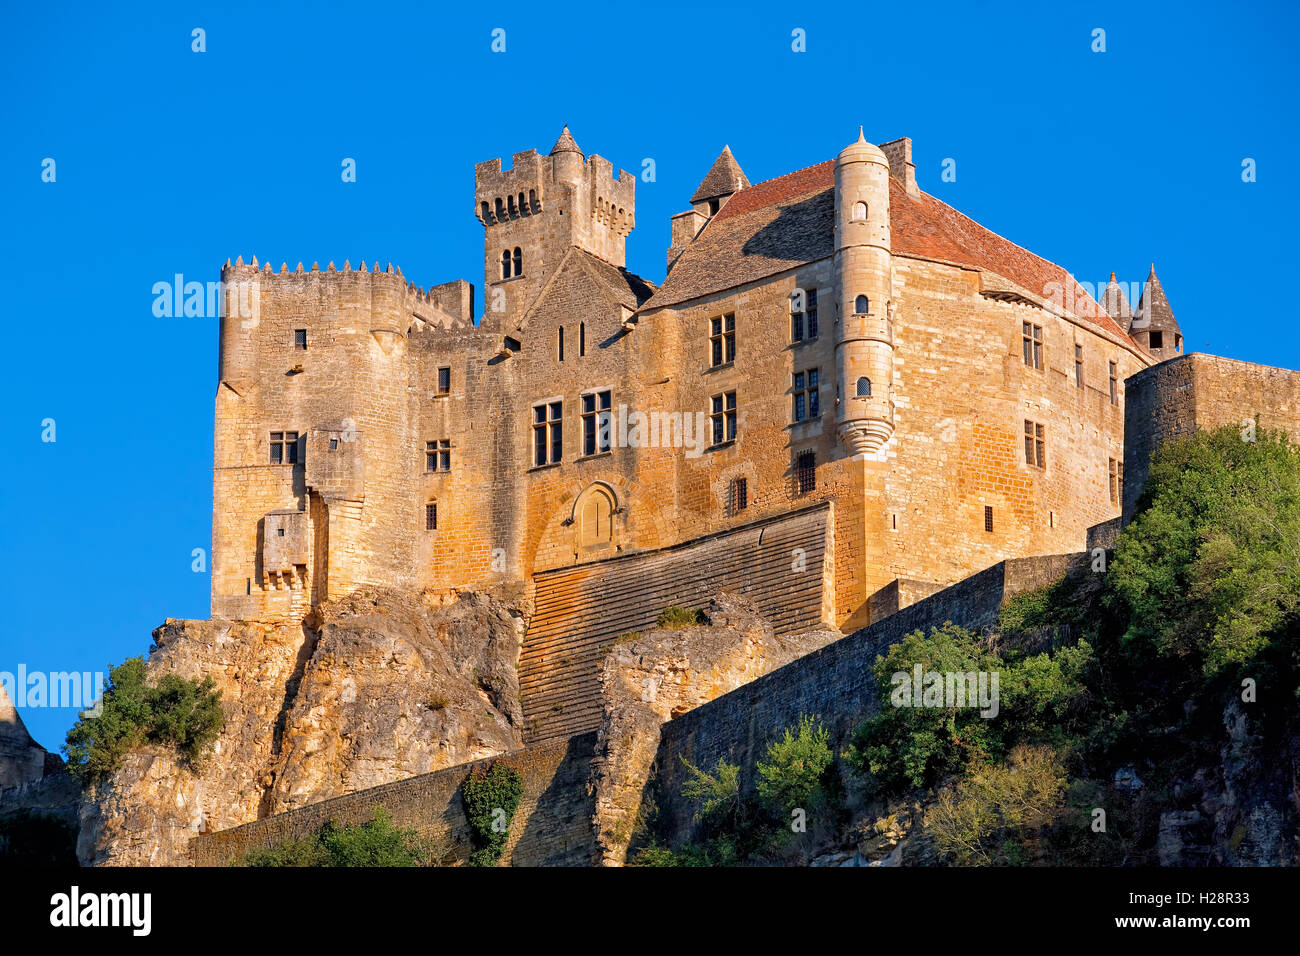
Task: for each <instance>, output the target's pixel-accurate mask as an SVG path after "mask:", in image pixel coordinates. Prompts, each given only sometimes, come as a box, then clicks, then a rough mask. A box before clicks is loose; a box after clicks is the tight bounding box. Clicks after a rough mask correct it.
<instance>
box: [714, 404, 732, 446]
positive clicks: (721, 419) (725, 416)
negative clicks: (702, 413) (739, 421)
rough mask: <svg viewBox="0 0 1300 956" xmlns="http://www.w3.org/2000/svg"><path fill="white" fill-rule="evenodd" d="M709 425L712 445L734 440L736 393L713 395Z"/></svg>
mask: <svg viewBox="0 0 1300 956" xmlns="http://www.w3.org/2000/svg"><path fill="white" fill-rule="evenodd" d="M709 425H710V427H711V430H712V433H713V444H715V445H721V444H723V443H724V442H729V441H735V440H736V393H735V392H724V393H722V394H721V395H714V396H713V399H712V410H711V413H710V415H709Z"/></svg>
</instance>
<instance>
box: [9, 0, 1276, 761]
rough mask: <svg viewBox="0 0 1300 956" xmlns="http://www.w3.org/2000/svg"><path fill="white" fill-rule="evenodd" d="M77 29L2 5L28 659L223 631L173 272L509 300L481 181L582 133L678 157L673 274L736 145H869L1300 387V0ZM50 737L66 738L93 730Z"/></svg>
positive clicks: (202, 426)
mask: <svg viewBox="0 0 1300 956" xmlns="http://www.w3.org/2000/svg"><path fill="white" fill-rule="evenodd" d="M52 6H53V5H49V4H34V3H29V4H18V3H15V2H9V3H7V4H6V6H5V9H4V11H3V13H0V82H2V83H3V94H4V95H3V96H2V97H0V123H2V125H0V128H2V129H3V138H2V139H0V215H2V216H3V224H4V228H3V229H0V257H2V261H3V262H4V263H5V266H6V267H5V268H4V269H3V270H0V309H3V320H4V321H3V328H4V337H5V343H6V346H7V348H6V357H7V362H8V367H7V370H6V374H5V375H4V376H2V377H0V424H2V425H3V430H4V436H5V442H4V449H5V451H4V457H3V468H0V473H2V475H3V477H2V478H0V482H3V484H2V485H0V492H2V493H0V607H3V608H4V611H5V622H4V627H3V629H2V630H0V670H7V671H10V672H14V671H15V670H16V669H17V666H18V664H19V663H22V664H25V666H26V667H27V669H28V670H29V671H36V670H46V671H63V670H74V669H75V670H91V671H94V670H103V671H106V670H107V666H108V665H109V664H110V663H117V662H119V661H121V660H122V659H123V658H125V657H127V656H130V655H133V654H141V653H146V652H147V651H148V649H149V645H150V637H149V634H150V631H151V629H152V628H154V627H156V626H157V625H158V624H160V623H162V621H163V619H164V618H166V617H169V616H170V617H193V618H204V617H207V615H208V610H209V604H208V587H209V580H208V575H207V574H206V573H195V572H194V571H192V570H191V562H192V558H191V554H192V551H193V549H195V548H203V549H207V548H208V547H209V545H210V541H211V501H212V497H211V468H212V402H213V396H214V394H215V388H216V367H217V362H216V336H217V327H216V322H215V320H213V319H200V318H156V317H154V315H153V311H152V305H153V294H152V292H151V289H152V286H153V284H154V283H155V282H159V281H169V280H170V279H171V277H172V276H173V275H175V274H176V273H181V274H183V275H184V276H185V277H186V279H187V280H190V279H193V280H200V281H209V280H215V279H217V278H218V268H219V266H220V265H221V264H222V263H223V262H224V261H225V260H226V258H227V257H231V258H233V257H235V256H239V255H243V256H244V257H245V258H246V259H248V258H249V257H251V256H253V255H256V256H258V257H259V259H260V260H266V259H270V260H271V261H272V263H273V264H274V265H275V267H276V268H278V267H279V264H280V262H281V261H282V260H287V261H288V262H289V263H290V266H291V267H293V266H294V265H296V263H297V262H298V261H299V260H300V259H301V260H303V261H305V262H306V263H307V265H308V267H310V264H311V262H312V261H313V260H319V262H320V263H321V265H322V266H324V265H325V263H326V262H327V261H329V260H331V259H332V260H334V261H335V262H336V263H338V264H339V265H342V263H343V260H345V259H350V260H351V261H352V263H353V265H354V266H355V265H356V264H357V263H359V262H360V261H361V260H362V259H364V260H366V261H367V262H368V263H369V262H373V261H374V260H375V259H379V260H380V261H381V262H383V263H385V264H386V263H387V262H389V261H392V262H393V263H395V264H397V265H399V266H401V268H402V270H403V272H404V273H405V274H406V275H407V276H408V277H409V278H411V279H413V280H414V281H415V282H417V283H419V284H420V285H424V286H427V285H430V284H433V283H437V282H443V281H447V280H450V279H453V278H457V277H464V278H467V279H469V280H470V281H472V282H473V283H474V284H475V286H476V287H477V288H478V289H479V290H480V293H479V299H478V301H479V302H480V303H481V302H482V297H481V288H482V274H481V271H482V253H481V242H482V231H481V230H482V227H481V226H480V225H479V224H478V222H477V221H476V220H475V219H474V216H473V210H472V200H473V172H474V163H475V162H478V161H482V160H485V159H490V158H492V157H495V156H502V157H505V158H506V159H507V161H508V158H509V156H510V154H511V153H513V152H516V151H522V150H526V149H529V148H532V147H536V148H538V149H539V150H542V151H546V150H548V149H549V148H550V146H551V144H552V143H553V142H554V141H555V139H556V137H557V135H558V134H559V131H560V128H561V126H562V125H563V124H565V123H568V124H569V125H570V126H571V128H572V130H573V133H574V135H575V137H576V138H577V140H578V142H579V144H580V145H581V146H582V148H583V149H584V150H585V151H587V152H588V153H592V152H596V153H599V154H601V155H602V156H605V157H607V158H609V159H610V160H611V161H613V163H614V164H615V166H616V167H622V168H625V169H628V170H630V171H632V172H635V173H640V172H641V170H642V168H643V166H642V163H643V160H644V159H646V158H651V159H653V160H654V162H655V170H656V179H655V181H654V182H643V181H639V182H638V183H637V223H638V225H637V228H636V231H635V232H634V233H633V234H632V236H631V238H630V239H629V242H628V265H629V267H630V268H631V269H633V270H634V271H636V272H639V273H640V274H642V275H644V276H646V277H647V278H649V279H652V280H654V281H660V280H662V278H663V263H664V251H665V249H666V248H667V246H668V242H669V216H670V215H672V214H673V213H675V212H678V211H680V210H682V209H684V208H686V207H687V205H688V203H687V199H688V197H689V196H690V195H691V193H692V191H693V190H694V188H695V186H696V184H697V183H698V182H699V180H700V179H701V178H702V177H703V176H704V173H705V172H706V171H707V170H708V167H709V165H710V163H711V162H712V160H713V159H714V157H715V156H716V155H717V153H718V152H719V151H720V149H721V147H722V146H723V144H724V143H729V144H730V145H731V147H732V150H733V152H734V153H735V154H736V157H737V158H738V160H739V161H740V163H741V165H742V166H743V167H744V169H745V171H746V173H747V174H748V176H749V178H750V179H751V180H752V181H755V182H757V181H759V180H761V179H767V178H770V177H772V176H777V175H780V174H782V173H784V172H788V171H790V170H792V169H796V168H800V167H803V166H808V165H811V164H813V163H817V162H820V161H822V160H824V159H828V158H831V157H832V156H834V155H835V153H836V152H838V151H839V149H840V148H842V147H843V146H844V145H845V144H846V143H848V142H849V141H851V140H852V139H854V138H856V134H857V127H858V125H859V124H862V125H863V126H865V128H866V135H867V138H868V139H870V140H873V141H875V142H884V141H887V140H891V139H894V138H896V137H899V136H911V137H912V139H913V144H914V158H915V160H916V164H917V179H918V181H919V184H920V186H921V188H922V189H924V190H926V191H928V192H931V193H933V194H935V195H936V196H938V197H940V198H941V199H943V200H945V201H946V202H948V203H950V204H952V205H953V206H955V207H956V208H958V209H960V210H962V211H963V212H966V213H968V214H970V215H972V216H974V217H975V218H976V219H978V220H979V221H980V222H982V223H983V224H985V225H986V226H988V227H989V228H991V229H993V230H994V231H996V232H998V233H1001V234H1002V235H1005V236H1007V237H1008V238H1010V239H1012V240H1014V241H1016V242H1018V243H1020V244H1021V245H1024V246H1026V247H1028V248H1029V249H1032V250H1033V251H1035V252H1037V253H1039V254H1040V255H1043V256H1046V257H1047V258H1049V259H1052V260H1054V261H1056V262H1058V263H1060V264H1062V265H1063V266H1065V267H1066V268H1067V269H1069V270H1070V271H1071V272H1073V273H1074V275H1075V276H1076V277H1077V278H1079V279H1080V280H1084V281H1087V282H1093V283H1096V282H1104V281H1105V280H1106V278H1107V277H1108V276H1109V274H1110V272H1111V271H1112V270H1113V271H1115V272H1117V273H1118V275H1119V278H1120V279H1121V280H1123V281H1126V282H1141V281H1142V280H1143V279H1145V277H1146V273H1147V265H1148V263H1149V262H1151V261H1153V260H1154V261H1155V263H1156V267H1157V271H1158V272H1159V275H1160V278H1161V281H1162V283H1163V285H1164V287H1165V291H1166V292H1167V293H1168V296H1169V299H1170V302H1171V304H1172V306H1173V308H1174V311H1175V313H1176V315H1177V316H1178V319H1179V321H1180V322H1181V324H1182V327H1183V330H1184V333H1185V335H1186V341H1187V345H1188V349H1189V350H1200V351H1212V352H1216V353H1219V354H1223V355H1229V356H1233V357H1237V358H1241V359H1246V360H1250V361H1256V362H1266V363H1269V364H1274V365H1282V366H1288V367H1291V368H1297V367H1300V337H1298V336H1297V335H1296V334H1295V332H1294V331H1293V328H1292V326H1293V324H1294V322H1295V316H1294V308H1293V307H1292V304H1291V302H1290V300H1289V298H1288V297H1286V296H1283V295H1280V294H1279V293H1280V292H1281V291H1282V290H1286V289H1292V288H1296V287H1297V286H1298V285H1300V267H1298V266H1297V260H1296V257H1295V256H1294V254H1293V249H1292V245H1291V238H1292V234H1293V224H1294V223H1295V221H1296V218H1297V211H1298V206H1300V202H1298V200H1300V184H1298V181H1297V177H1296V176H1295V174H1294V173H1293V172H1292V170H1291V169H1290V168H1289V167H1288V166H1287V164H1288V163H1292V162H1294V160H1295V157H1297V156H1298V155H1300V149H1298V148H1297V147H1298V144H1297V126H1298V124H1297V123H1296V116H1295V111H1294V107H1293V102H1294V97H1295V91H1296V90H1297V88H1300V83H1298V82H1297V76H1296V73H1297V67H1296V58H1295V57H1293V56H1290V55H1289V51H1288V48H1287V44H1288V43H1289V42H1291V40H1292V38H1293V37H1294V35H1295V32H1296V22H1295V21H1296V13H1295V11H1294V8H1293V7H1292V6H1291V5H1290V4H1283V3H1277V4H1275V5H1271V4H1238V5H1233V6H1228V5H1222V4H1220V5H1210V4H1200V3H1178V4H1168V5H1141V4H1131V3H1112V4H1087V5H1083V4H1078V5H1075V4H1054V5H1038V4H1033V5H1030V4H1026V5H1025V6H1024V7H1023V8H1020V9H1017V8H1014V7H1010V6H1003V5H999V4H993V3H969V4H953V5H949V4H943V3H926V4H923V5H915V4H912V5H908V4H859V3H854V4H852V5H846V6H848V7H849V10H848V12H836V11H835V10H833V9H830V8H823V7H820V6H818V7H817V8H813V7H812V6H811V5H807V6H805V5H799V4H772V3H764V2H761V0H755V2H752V3H748V4H744V5H737V6H734V7H722V6H710V5H708V4H705V3H692V4H689V5H673V4H663V3H655V4H615V3H604V4H599V5H592V4H587V3H582V4H577V3H574V4H564V3H542V4H529V5H526V6H525V5H519V6H514V5H512V4H507V3H494V4H490V5H489V4H481V5H473V6H474V7H476V8H477V9H475V10H473V11H472V12H464V11H455V10H449V9H445V8H435V7H434V6H433V5H432V4H418V3H411V4H405V3H396V4H380V3H375V4H356V3H348V4H341V5H335V6H329V5H325V4H313V5H307V4H285V3H276V2H260V3H257V4H242V3H221V4H210V5H198V6H190V5H185V4H158V5H156V6H150V5H132V4H129V3H128V4H123V5H120V6H119V5H112V8H111V9H110V7H109V5H89V4H78V5H69V6H65V5H60V7H59V8H58V9H53V8H52ZM181 7H187V9H186V10H184V11H182V10H181V9H180V8H181ZM78 8H80V9H78ZM480 11H484V12H480ZM486 11H490V13H489V12H486ZM196 27H197V28H202V29H203V30H205V31H206V47H207V50H206V52H204V53H195V52H193V51H192V50H191V44H192V39H191V31H192V30H193V29H194V28H196ZM498 27H499V28H503V29H504V30H505V31H506V34H505V37H506V50H505V52H504V53H494V52H492V50H491V48H490V45H491V41H492V36H491V33H492V30H493V29H494V28H498ZM1098 28H1100V29H1103V30H1105V43H1106V50H1105V52H1104V53H1096V52H1093V51H1092V49H1091V47H1092V45H1093V42H1094V39H1093V31H1094V30H1096V29H1098ZM795 29H802V30H803V31H805V35H806V47H807V49H806V52H802V53H796V52H794V51H793V50H792V49H791V45H792V31H793V30H795ZM345 157H350V158H353V159H355V160H356V163H357V181H356V182H355V183H344V182H342V179H341V176H340V169H341V163H342V161H343V159H344V158H345ZM46 158H52V159H54V160H55V181H54V182H52V183H50V182H42V162H43V160H44V159H46ZM947 158H951V159H954V160H955V161H956V171H957V179H956V181H955V182H942V181H941V180H940V173H941V164H942V162H943V160H944V159H947ZM1246 158H1251V159H1254V160H1255V162H1256V164H1257V181H1256V182H1253V183H1244V182H1243V181H1242V161H1243V160H1244V159H1246ZM1134 304H1136V303H1134ZM47 418H52V419H54V420H55V428H56V432H55V435H56V439H57V440H56V441H55V442H53V443H50V442H43V441H42V440H41V434H42V421H43V420H44V419H47ZM23 717H24V719H25V720H26V721H27V723H28V726H29V727H30V728H31V730H32V732H33V734H34V735H35V736H36V737H37V739H38V740H40V741H41V742H42V743H43V744H44V745H45V746H47V747H49V748H51V749H56V748H57V747H58V746H59V745H60V743H61V742H62V739H63V735H64V733H65V732H66V730H67V728H68V726H70V725H71V723H72V722H73V720H74V719H75V713H74V712H73V711H72V710H60V709H48V708H47V709H35V708H26V709H24V710H23Z"/></svg>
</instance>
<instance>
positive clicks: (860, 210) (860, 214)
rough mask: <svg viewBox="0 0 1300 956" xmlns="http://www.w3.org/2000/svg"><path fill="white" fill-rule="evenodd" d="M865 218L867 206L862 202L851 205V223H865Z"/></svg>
mask: <svg viewBox="0 0 1300 956" xmlns="http://www.w3.org/2000/svg"><path fill="white" fill-rule="evenodd" d="M866 218H867V204H866V203H864V202H855V203H854V204H853V221H854V222H865V221H866Z"/></svg>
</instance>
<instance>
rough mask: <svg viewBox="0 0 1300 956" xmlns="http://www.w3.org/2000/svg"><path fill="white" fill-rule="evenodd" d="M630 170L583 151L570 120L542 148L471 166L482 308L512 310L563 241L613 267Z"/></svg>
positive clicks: (621, 240)
mask: <svg viewBox="0 0 1300 956" xmlns="http://www.w3.org/2000/svg"><path fill="white" fill-rule="evenodd" d="M635 207H636V177H635V176H633V175H632V174H631V173H629V172H627V171H626V170H619V172H618V176H617V178H616V177H615V175H614V166H613V164H612V163H610V162H609V160H607V159H603V158H602V157H600V156H596V155H594V154H593V155H592V156H590V157H587V156H584V155H583V152H582V150H581V149H579V147H578V144H577V142H576V141H575V140H574V138H573V135H572V134H571V133H570V132H569V127H567V126H566V127H564V130H563V131H562V132H561V133H560V138H559V139H558V140H557V141H556V143H555V146H554V147H552V149H551V152H550V154H549V155H547V156H542V155H540V154H539V153H538V152H537V150H535V149H530V150H528V151H527V152H524V153H515V154H514V157H513V159H512V161H511V168H510V169H506V170H503V169H502V168H501V160H500V159H493V160H489V161H488V162H485V163H479V164H478V165H477V166H475V167H474V213H475V215H476V216H477V217H478V220H479V222H481V223H483V226H484V234H483V268H484V280H485V289H486V294H485V296H484V309H485V312H486V315H487V316H489V317H491V316H494V315H495V316H505V317H507V318H511V319H514V318H517V317H519V316H520V315H522V313H523V311H524V310H526V309H527V308H528V306H529V305H531V304H532V302H533V301H534V299H535V298H536V297H537V294H538V292H540V291H541V288H542V285H543V284H544V283H545V282H546V280H547V278H549V277H550V276H551V275H552V274H553V273H554V271H555V269H556V267H557V266H558V265H559V263H560V260H561V259H563V258H564V255H565V253H567V252H568V251H569V249H570V248H574V247H576V248H578V249H581V250H583V251H584V252H587V253H590V254H591V255H593V256H596V257H597V258H600V259H603V260H604V261H606V262H608V263H610V264H611V265H614V266H617V267H619V268H621V267H623V265H624V264H625V262H626V256H625V242H626V240H627V236H628V233H630V232H631V231H632V227H633V225H634V222H635Z"/></svg>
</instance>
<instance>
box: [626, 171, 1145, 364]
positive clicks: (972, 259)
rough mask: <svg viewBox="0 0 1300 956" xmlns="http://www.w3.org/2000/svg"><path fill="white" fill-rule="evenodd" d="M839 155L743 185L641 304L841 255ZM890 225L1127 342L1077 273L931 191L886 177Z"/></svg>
mask: <svg viewBox="0 0 1300 956" xmlns="http://www.w3.org/2000/svg"><path fill="white" fill-rule="evenodd" d="M834 186H835V162H834V160H827V161H826V162H824V163H818V164H817V165H816V166H809V167H807V168H806V169H799V170H796V171H794V172H792V173H787V174H786V175H784V176H778V177H776V178H775V179H769V180H766V181H764V182H761V183H755V184H754V185H752V186H750V187H748V188H746V189H742V190H740V191H739V192H737V193H736V194H735V195H734V196H732V197H731V199H729V200H728V201H727V203H726V204H725V205H724V206H723V207H722V209H721V210H720V211H719V212H718V214H717V215H716V216H714V217H713V219H712V220H710V221H709V224H708V225H707V226H705V228H704V230H703V232H701V233H700V235H699V236H698V237H696V240H695V241H694V242H693V243H692V244H691V245H690V246H689V247H687V249H686V251H685V252H684V253H683V254H682V256H681V258H680V259H679V260H678V261H677V263H676V264H675V265H674V266H673V269H672V271H671V272H670V273H669V274H668V277H667V279H665V280H664V284H663V285H662V286H661V287H660V288H659V290H658V291H657V292H656V293H655V294H654V295H653V296H652V297H651V298H650V301H649V302H647V303H646V305H645V307H644V308H647V309H654V308H658V307H660V306H666V305H673V304H676V303H679V302H684V301H687V300H689V299H694V298H697V297H700V296H704V295H711V294H715V293H718V292H722V291H725V290H726V289H729V288H734V287H736V286H738V285H743V284H744V283H746V282H752V281H756V280H757V279H761V278H765V277H766V276H769V275H775V274H777V273H779V272H784V271H786V270H788V269H790V268H793V267H795V266H797V265H801V264H803V263H807V262H814V261H816V260H818V259H824V258H827V257H828V256H830V255H832V254H833V253H834V236H833V232H832V229H831V228H829V226H831V225H832V223H829V222H828V221H827V219H828V215H831V214H832V210H833V208H834ZM889 225H890V233H891V241H892V248H893V251H894V253H895V254H897V255H905V256H917V257H920V258H925V259H938V260H942V261H946V262H951V263H955V264H957V265H962V266H967V267H970V268H974V269H979V270H982V271H987V272H991V273H994V274H996V275H999V276H1002V277H1003V278H1005V279H1009V280H1010V281H1012V282H1014V283H1015V284H1016V285H1018V286H1020V287H1021V288H1022V289H1024V290H1025V291H1026V292H1028V293H1030V294H1031V295H1034V296H1037V297H1038V298H1040V299H1051V300H1053V301H1055V302H1057V303H1061V299H1062V298H1064V291H1065V290H1069V291H1070V294H1071V296H1072V301H1067V302H1065V303H1061V304H1063V305H1065V306H1066V307H1067V311H1069V312H1072V313H1073V314H1074V315H1076V316H1078V317H1079V318H1081V319H1084V320H1085V321H1088V322H1090V323H1091V324H1093V325H1095V326H1096V327H1098V328H1099V329H1100V330H1102V331H1104V332H1106V333H1108V334H1109V335H1111V336H1112V337H1114V338H1116V339H1118V340H1119V341H1120V342H1123V343H1124V344H1126V345H1129V346H1130V347H1136V346H1134V345H1133V340H1132V339H1130V338H1129V336H1128V335H1127V334H1126V333H1125V332H1124V331H1123V330H1121V329H1120V327H1119V326H1118V325H1117V324H1116V323H1115V321H1114V320H1113V319H1111V317H1110V316H1109V315H1107V314H1106V312H1105V310H1104V309H1102V308H1101V306H1100V305H1098V304H1097V302H1096V300H1094V299H1093V298H1092V297H1091V296H1090V295H1088V293H1087V292H1086V291H1085V290H1084V289H1083V288H1082V287H1081V286H1079V284H1078V283H1077V282H1075V281H1074V279H1073V277H1071V276H1070V275H1069V273H1067V272H1066V271H1065V270H1064V269H1063V268H1061V267H1060V266H1058V265H1056V264H1055V263H1053V262H1049V261H1048V260H1046V259H1044V258H1042V257H1041V256H1036V255H1034V254H1033V253H1032V252H1030V251H1029V250H1027V249H1023V248H1021V247H1020V246H1018V245H1016V244H1015V243H1013V242H1011V241H1010V240H1008V239H1004V238H1003V237H1002V236H999V235H998V234H997V233H994V232H991V231H990V230H988V229H985V228H984V227H983V226H981V225H980V224H979V223H977V222H975V221H974V220H973V219H971V218H970V217H969V216H965V215H963V214H962V213H960V212H958V211H957V210H956V209H953V208H952V207H951V206H949V205H948V204H947V203H944V202H941V201H940V200H938V199H936V198H934V197H933V196H931V195H929V194H928V193H921V194H920V196H918V197H915V198H914V197H911V196H908V194H907V190H906V188H905V187H904V186H903V184H902V183H901V182H899V181H898V180H897V179H896V178H894V177H892V176H891V177H890V180H889Z"/></svg>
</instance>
